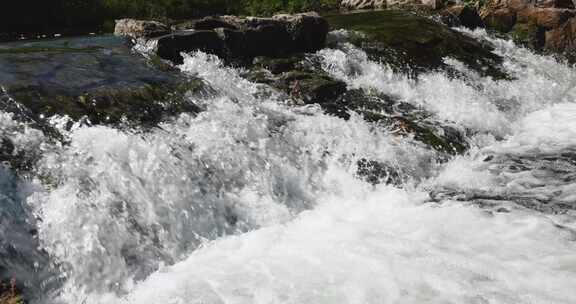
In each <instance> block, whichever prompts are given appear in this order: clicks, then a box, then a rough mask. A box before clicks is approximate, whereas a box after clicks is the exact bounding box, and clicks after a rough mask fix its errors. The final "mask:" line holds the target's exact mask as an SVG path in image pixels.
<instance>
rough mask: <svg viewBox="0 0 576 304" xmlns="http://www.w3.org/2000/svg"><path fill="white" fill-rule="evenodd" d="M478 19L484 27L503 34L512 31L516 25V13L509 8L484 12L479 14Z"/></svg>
mask: <svg viewBox="0 0 576 304" xmlns="http://www.w3.org/2000/svg"><path fill="white" fill-rule="evenodd" d="M480 17H482V21H483V22H484V24H486V27H489V28H492V29H496V30H498V31H501V32H505V33H507V32H509V31H510V30H512V28H513V27H514V25H515V24H516V11H514V10H512V9H510V8H498V9H494V10H492V9H489V10H484V11H482V12H481V13H480Z"/></svg>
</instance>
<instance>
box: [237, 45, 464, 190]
mask: <svg viewBox="0 0 576 304" xmlns="http://www.w3.org/2000/svg"><path fill="white" fill-rule="evenodd" d="M246 77H247V78H248V79H249V80H251V81H254V82H257V83H263V84H267V85H269V86H271V87H273V88H275V89H278V90H280V91H282V92H284V93H286V95H287V96H289V97H291V98H292V99H294V100H296V101H297V102H296V103H297V104H298V103H305V104H318V105H319V106H320V107H321V108H322V109H323V110H324V112H326V113H327V114H330V115H333V116H336V117H339V118H342V119H344V120H348V119H350V116H351V112H355V113H358V114H360V115H361V116H362V117H363V118H364V120H366V121H368V122H370V123H374V124H375V126H379V127H383V128H388V129H392V130H395V133H396V134H397V135H398V136H411V137H413V138H414V139H415V140H416V141H419V142H421V143H423V144H425V145H427V146H429V147H431V148H432V149H434V150H436V151H439V152H442V153H446V154H459V153H463V152H464V151H466V150H467V149H468V143H467V142H466V139H465V136H464V134H461V132H460V131H458V130H456V129H454V128H453V127H450V126H447V125H440V124H438V123H436V122H434V121H433V120H430V119H429V118H430V116H431V114H430V113H426V112H424V111H422V110H419V109H417V108H415V107H414V106H412V105H411V104H408V103H405V102H402V101H400V100H398V99H397V98H395V97H393V96H387V95H383V94H379V93H375V92H369V91H366V90H362V89H350V90H348V89H347V86H346V83H344V82H342V81H340V80H336V79H334V78H332V77H330V76H329V75H327V74H326V73H325V72H324V71H322V70H321V69H320V68H318V67H317V65H316V64H315V62H314V58H311V57H310V56H309V57H305V56H303V55H297V56H291V57H284V58H257V59H256V60H255V63H254V65H253V66H252V68H251V70H250V71H249V72H248V74H247V75H246ZM298 101H300V102H298ZM376 167H378V166H376ZM362 168H363V170H361V171H362V172H364V173H366V174H363V176H367V178H368V179H370V180H372V181H373V180H376V179H378V178H376V177H374V176H380V175H378V174H376V173H374V172H372V171H370V170H368V169H369V168H368V167H366V166H363V167H362ZM359 170H360V169H359ZM377 171H378V170H377ZM359 172H360V171H359ZM369 172H372V173H369ZM370 176H372V177H370ZM380 177H383V176H380ZM380 177H379V178H380ZM390 178H392V179H396V177H393V176H390Z"/></svg>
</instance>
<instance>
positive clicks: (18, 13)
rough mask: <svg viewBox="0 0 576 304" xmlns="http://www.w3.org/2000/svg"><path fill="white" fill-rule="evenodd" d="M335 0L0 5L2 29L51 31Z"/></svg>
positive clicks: (323, 5) (320, 6)
mask: <svg viewBox="0 0 576 304" xmlns="http://www.w3.org/2000/svg"><path fill="white" fill-rule="evenodd" d="M338 2H339V1H338V0H43V1H38V0H18V1H11V3H10V5H9V6H8V5H7V6H5V7H4V8H2V9H0V31H2V32H50V31H51V29H52V30H54V29H62V28H73V29H81V28H84V29H98V28H99V29H102V28H103V27H104V25H105V24H111V21H112V20H114V19H118V18H126V17H131V18H146V19H156V20H161V21H166V20H181V19H189V18H195V17H200V16H206V15H216V14H235V15H271V14H273V13H277V12H290V13H292V12H299V11H309V10H317V11H326V10H334V9H336V8H337V7H338Z"/></svg>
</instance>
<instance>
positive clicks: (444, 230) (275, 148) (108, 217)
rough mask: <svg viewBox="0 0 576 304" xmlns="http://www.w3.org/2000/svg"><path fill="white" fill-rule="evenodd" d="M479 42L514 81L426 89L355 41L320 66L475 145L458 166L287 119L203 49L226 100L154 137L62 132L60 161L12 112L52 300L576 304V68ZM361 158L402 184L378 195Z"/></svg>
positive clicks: (208, 71)
mask: <svg viewBox="0 0 576 304" xmlns="http://www.w3.org/2000/svg"><path fill="white" fill-rule="evenodd" d="M465 32H466V34H467V35H472V36H474V37H476V39H485V40H489V41H490V42H491V43H492V44H494V45H495V46H496V52H497V53H499V54H500V55H502V56H503V57H504V58H505V62H504V68H505V70H506V71H507V72H508V73H509V74H510V75H512V76H513V77H514V80H510V81H508V80H501V81H496V80H493V79H491V78H488V77H481V76H479V75H477V74H475V72H473V71H470V70H468V69H466V68H465V67H464V66H463V65H462V64H460V63H459V62H457V61H454V60H451V59H446V62H447V63H448V64H450V65H451V66H452V67H454V68H455V69H457V70H458V71H460V72H461V73H462V75H465V77H460V78H455V77H452V76H449V75H448V74H447V73H445V72H442V71H431V72H428V73H424V74H421V75H419V76H418V77H417V78H410V77H408V76H405V75H403V74H399V73H395V72H393V70H392V69H391V68H389V67H388V66H387V65H386V64H384V63H379V62H376V61H372V60H370V59H369V57H368V56H367V55H366V54H365V53H364V52H363V51H362V50H360V49H358V48H355V47H353V46H352V45H351V44H348V43H346V42H345V41H343V42H340V43H339V44H338V45H337V46H336V47H334V48H327V49H324V50H321V51H319V52H318V53H316V54H314V55H313V56H315V57H316V58H317V59H318V60H319V61H320V62H321V64H322V68H323V69H324V70H325V71H326V72H328V73H329V74H330V75H332V76H333V77H335V78H338V79H341V80H343V81H345V82H346V83H347V85H348V87H349V88H363V89H366V90H374V91H378V92H381V93H384V94H388V95H393V96H397V97H398V98H399V99H400V100H402V101H404V102H407V103H410V104H412V105H414V106H416V107H418V108H421V109H424V110H426V111H428V112H430V113H432V119H434V120H435V121H437V122H439V123H441V124H444V125H450V126H452V127H454V128H456V129H458V130H460V131H462V132H463V133H465V134H466V136H467V141H468V142H469V144H470V146H471V148H470V150H469V151H468V152H467V153H466V154H464V155H461V156H455V157H453V158H451V159H449V160H448V161H445V159H444V158H443V157H441V155H440V152H437V151H435V150H433V149H431V148H430V147H428V146H426V145H423V144H421V143H419V142H418V141H416V140H414V138H412V137H411V136H401V135H399V134H398V130H395V129H393V128H382V127H376V126H375V125H374V124H371V123H368V122H366V121H364V120H363V119H362V117H361V116H360V115H356V114H352V116H351V118H350V119H349V120H346V121H345V120H342V119H339V118H337V117H333V116H329V115H326V114H324V113H323V111H322V110H321V109H320V108H319V107H316V106H311V105H309V106H297V105H291V104H287V103H286V102H284V100H283V97H282V94H279V93H276V92H274V91H273V90H270V89H267V88H266V87H265V86H264V85H260V84H255V83H252V82H250V81H248V80H246V79H244V78H242V76H241V75H242V71H241V70H240V69H234V68H231V67H227V66H225V65H223V63H222V62H221V61H220V60H219V59H218V58H217V57H214V56H211V55H207V54H204V53H200V52H198V53H192V54H189V55H187V56H186V57H185V61H184V64H183V65H181V66H180V67H179V68H180V69H181V71H182V72H183V73H184V74H187V75H190V76H194V77H199V78H201V79H203V80H204V81H205V82H206V83H208V84H209V85H210V86H211V87H212V88H213V91H214V92H215V93H214V94H211V95H204V96H202V97H197V96H190V98H194V99H195V100H194V101H195V102H196V103H198V104H199V105H201V106H202V107H204V108H205V109H206V110H205V111H203V112H201V113H200V114H198V115H189V114H181V115H179V116H177V117H174V118H173V119H171V120H168V121H166V122H163V123H161V124H160V125H159V126H158V127H156V128H153V129H151V130H150V129H146V130H144V129H138V128H134V127H130V128H128V127H124V128H115V127H107V126H87V125H84V124H82V123H75V124H74V125H73V126H72V127H71V128H65V127H64V126H66V125H68V126H69V125H70V124H69V123H68V122H69V119H67V118H66V117H53V118H52V120H51V121H52V124H53V125H54V127H55V128H57V129H59V130H60V131H61V133H62V134H63V135H64V136H65V138H66V139H67V142H68V143H69V144H66V145H62V144H57V143H54V142H53V141H50V140H48V139H47V138H46V137H45V136H44V135H43V134H42V132H40V131H37V130H35V129H34V128H32V126H30V125H27V124H25V123H22V122H17V121H16V120H14V119H13V117H12V116H11V114H8V113H0V115H1V116H2V117H1V119H0V132H2V134H3V135H4V136H7V137H9V138H10V139H11V140H12V142H13V143H14V145H15V149H17V150H19V151H27V153H29V154H34V155H36V157H37V159H38V161H37V165H36V167H37V168H36V171H35V172H37V174H36V175H34V176H27V177H25V178H17V177H16V176H15V175H14V174H13V173H12V171H11V170H10V168H8V167H6V166H4V167H1V168H0V185H1V189H2V196H1V199H2V201H3V202H5V203H6V204H11V205H12V206H13V207H12V208H3V210H11V211H10V212H16V213H22V214H33V215H34V217H33V218H35V219H36V220H34V221H29V222H26V223H8V222H6V221H3V222H2V225H3V227H17V226H15V225H20V226H33V227H35V229H37V231H38V232H37V233H38V239H39V246H40V247H41V248H43V250H44V251H45V253H47V254H48V255H49V256H50V258H51V259H52V260H53V263H54V264H55V266H54V267H53V268H54V269H56V270H54V269H52V270H50V271H47V272H50V273H44V271H41V270H38V272H37V274H35V275H34V276H35V277H40V278H42V280H43V285H44V286H56V287H51V288H48V287H47V288H46V289H47V290H51V292H47V293H46V295H44V296H40V297H38V299H37V300H35V302H38V303H52V302H53V303H87V304H92V303H102V304H103V303H126V304H127V303H131V304H147V303H150V304H152V303H154V304H157V303H169V304H184V303H187V304H191V303H197V304H200V303H203V304H216V303H218V304H220V303H222V304H224V303H226V304H241V303H242V304H243V303H246V304H249V303H250V304H252V303H261V304H264V303H292V304H304V303H314V304H319V303H350V304H356V303H358V304H360V303H375V304H376V303H378V304H382V303H402V304H407V303H418V304H420V303H459V304H461V303H470V304H488V303H498V304H501V303H511V304H512V303H534V304H540V303H542V304H546V303H550V304H561V303H565V304H573V303H576V103H575V101H576V89H575V86H576V69H574V68H572V67H570V66H568V65H566V64H563V63H560V62H557V61H556V60H554V59H552V58H551V57H545V56H541V55H536V54H534V53H532V52H530V51H529V50H526V49H524V48H520V47H517V46H516V45H514V44H513V43H512V42H509V41H505V40H501V39H496V38H492V37H490V36H488V35H487V34H486V33H485V32H484V31H474V32H472V31H465ZM341 34H342V33H333V35H341ZM362 159H370V160H375V161H379V162H382V163H386V164H388V165H389V166H391V167H392V168H394V169H395V171H397V172H400V173H399V174H400V175H401V177H402V182H401V183H399V184H396V185H393V184H389V185H386V184H377V185H373V184H371V183H369V182H366V181H364V180H363V179H361V178H359V176H358V175H357V171H358V168H357V166H358V161H359V160H362ZM9 206H10V205H9ZM3 212H9V211H3ZM6 225H10V226H6ZM1 231H2V233H5V234H11V230H6V229H4V228H3V229H2V230H1ZM6 237H8V236H6ZM10 238H12V239H15V241H17V240H18V238H19V237H18V236H17V232H12V234H11V235H10ZM32 251H33V250H31V252H32ZM38 259H42V258H41V257H38ZM38 267H39V266H38ZM39 268H40V267H39ZM53 273H57V274H53Z"/></svg>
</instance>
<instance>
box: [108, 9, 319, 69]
mask: <svg viewBox="0 0 576 304" xmlns="http://www.w3.org/2000/svg"><path fill="white" fill-rule="evenodd" d="M122 22H125V21H122ZM121 24H122V23H121ZM121 24H120V25H121ZM173 29H175V31H174V32H172V33H170V34H167V35H164V36H161V37H156V38H150V37H149V36H146V35H144V36H140V37H137V38H140V39H143V40H146V41H148V43H151V44H152V45H155V50H154V51H155V52H156V54H158V56H160V57H161V58H163V59H167V60H170V61H172V62H175V63H181V62H182V57H181V56H180V53H181V52H191V51H195V50H202V51H204V52H208V53H211V54H215V55H218V56H220V57H222V58H224V59H229V60H235V59H241V60H251V59H252V58H254V57H257V56H283V55H288V54H294V53H301V52H314V51H317V50H319V49H321V48H322V47H323V46H324V43H325V41H326V35H327V34H328V31H329V26H328V23H327V22H326V20H324V18H322V17H320V16H319V15H318V14H316V13H304V14H295V15H285V14H283V15H276V16H273V17H271V18H255V17H247V18H240V17H235V16H221V17H207V18H204V19H200V20H195V21H189V22H185V23H182V24H177V25H175V26H173ZM118 34H119V35H126V34H124V33H123V32H121V31H119V33H118Z"/></svg>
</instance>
